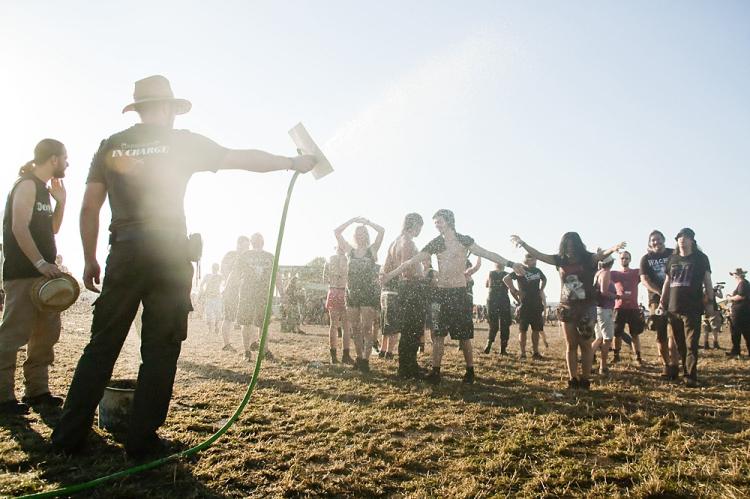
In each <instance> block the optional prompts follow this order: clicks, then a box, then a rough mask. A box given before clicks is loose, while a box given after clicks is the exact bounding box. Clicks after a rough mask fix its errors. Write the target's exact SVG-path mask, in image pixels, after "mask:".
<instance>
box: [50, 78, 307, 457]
mask: <svg viewBox="0 0 750 499" xmlns="http://www.w3.org/2000/svg"><path fill="white" fill-rule="evenodd" d="M190 108H191V104H190V102H189V101H187V100H185V99H177V98H175V97H174V95H173V93H172V89H171V87H170V84H169V81H168V80H167V79H166V78H165V77H163V76H160V75H156V76H150V77H148V78H144V79H142V80H139V81H137V82H136V83H135V92H134V101H133V102H132V103H131V104H128V105H127V106H125V108H124V109H123V112H128V111H136V112H137V113H138V114H139V115H140V119H141V122H140V123H138V124H136V125H134V126H132V127H130V128H128V129H126V130H123V131H121V132H118V133H116V134H114V135H112V136H111V137H109V138H107V139H105V140H103V141H102V143H101V145H100V146H99V150H98V151H97V153H96V154H95V155H94V159H93V161H92V163H91V169H90V170H89V175H88V179H87V185H86V191H85V194H84V198H83V204H82V207H81V239H82V242H83V253H84V261H85V267H84V273H83V283H84V286H86V288H88V289H90V290H92V291H94V292H99V289H98V288H97V287H96V284H99V277H100V272H101V271H100V267H99V262H98V260H97V257H96V243H97V236H98V234H99V213H100V210H101V207H102V204H103V203H104V200H105V199H106V198H107V197H109V204H110V208H111V211H112V223H111V224H110V226H109V230H110V237H109V241H110V252H109V257H108V258H107V268H106V274H105V276H104V285H103V286H102V290H101V294H100V296H99V298H98V299H97V301H96V304H95V306H94V319H93V322H92V325H91V340H90V342H89V344H88V345H87V346H86V348H85V350H84V352H83V355H82V356H81V359H80V360H79V362H78V366H77V368H76V371H75V375H74V376H73V381H72V383H71V386H70V390H69V391H68V397H67V400H66V403H65V406H64V407H63V413H62V417H61V419H60V422H59V424H58V425H57V427H56V428H55V431H54V432H53V434H52V442H53V444H54V446H55V447H56V448H58V449H60V450H62V451H65V452H75V451H78V450H80V449H81V448H82V447H83V444H84V443H85V440H86V436H87V434H88V432H89V430H90V427H91V423H92V422H93V418H94V411H95V409H96V406H97V404H98V402H99V400H100V399H101V396H102V393H103V392H104V388H105V386H106V385H107V383H108V381H109V379H110V377H111V375H112V368H113V366H114V364H115V361H116V360H117V357H118V355H119V353H120V349H121V348H122V344H123V342H124V340H125V337H126V336H127V334H128V329H129V328H130V324H131V322H132V321H133V318H134V317H135V314H136V311H137V309H138V305H139V304H140V303H142V304H143V329H142V332H141V354H142V357H143V362H142V364H141V366H140V369H139V372H138V385H137V388H136V391H135V399H134V401H133V413H132V417H131V422H130V427H129V430H128V437H127V441H126V445H125V449H126V451H127V452H128V454H129V455H130V456H131V457H134V458H141V457H144V456H145V455H147V454H149V453H151V452H152V451H154V450H158V449H159V447H160V446H161V441H160V439H159V437H158V436H157V434H156V430H157V429H158V428H159V427H160V426H161V425H162V424H163V423H164V421H165V419H166V416H167V411H168V408H169V401H170V399H171V396H172V385H173V384H174V377H175V372H176V369H177V359H178V357H179V354H180V348H181V345H182V341H183V340H184V339H185V338H186V336H187V318H188V313H189V312H190V310H192V306H191V302H190V288H191V280H192V275H193V268H192V265H191V263H190V256H189V251H188V245H187V238H186V222H185V213H184V207H183V201H184V197H185V189H186V187H187V183H188V181H189V180H190V177H191V176H192V175H193V173H196V172H201V171H217V170H224V169H243V170H248V171H253V172H271V171H277V170H290V169H291V170H296V171H298V172H302V173H305V172H308V171H310V170H311V169H312V167H313V166H314V164H315V158H314V157H313V156H297V157H284V156H276V155H273V154H269V153H267V152H263V151H258V150H233V149H227V148H225V147H222V146H220V145H219V144H217V143H216V142H214V141H212V140H210V139H208V138H206V137H204V136H202V135H198V134H195V133H192V132H190V131H187V130H175V129H174V127H173V125H174V119H175V116H177V115H179V114H184V113H187V112H188V111H189V110H190Z"/></svg>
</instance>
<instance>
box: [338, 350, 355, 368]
mask: <svg viewBox="0 0 750 499" xmlns="http://www.w3.org/2000/svg"><path fill="white" fill-rule="evenodd" d="M341 363H342V364H349V365H350V366H352V365H354V359H352V357H351V355H349V350H344V354H343V355H342V356H341Z"/></svg>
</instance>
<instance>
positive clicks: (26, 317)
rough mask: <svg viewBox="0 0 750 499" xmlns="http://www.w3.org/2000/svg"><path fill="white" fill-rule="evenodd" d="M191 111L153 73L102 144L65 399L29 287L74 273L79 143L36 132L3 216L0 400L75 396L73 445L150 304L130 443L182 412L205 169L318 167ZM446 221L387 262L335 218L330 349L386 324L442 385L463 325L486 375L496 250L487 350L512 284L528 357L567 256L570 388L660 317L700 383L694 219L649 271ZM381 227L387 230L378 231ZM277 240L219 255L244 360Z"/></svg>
mask: <svg viewBox="0 0 750 499" xmlns="http://www.w3.org/2000/svg"><path fill="white" fill-rule="evenodd" d="M190 108H191V103H190V102H189V101H187V100H185V99H179V98H175V97H174V94H173V93H172V89H171V86H170V83H169V81H168V80H167V79H166V78H164V77H163V76H159V75H156V76H151V77H148V78H144V79H142V80H139V81H137V82H136V83H135V89H134V99H133V101H132V102H131V103H130V104H128V105H127V106H125V108H124V109H123V113H125V112H130V111H135V112H137V113H138V115H139V117H140V123H138V124H136V125H134V126H132V127H130V128H128V129H126V130H123V131H120V132H117V133H115V134H113V135H111V136H109V137H108V138H106V139H104V140H103V141H102V142H101V144H100V147H99V149H98V151H97V152H96V154H95V155H94V159H93V160H92V163H91V166H90V169H89V174H88V178H87V183H86V190H85V193H84V197H83V201H82V206H81V211H80V232H81V239H82V245H83V257H84V264H85V266H84V271H83V284H84V286H85V287H86V288H87V289H89V290H90V291H92V292H95V293H98V294H99V296H98V298H97V300H96V301H95V303H94V311H93V317H92V324H91V337H90V340H89V342H88V344H87V345H86V347H85V349H84V350H83V352H82V355H81V357H80V359H79V361H78V364H77V367H76V369H75V373H74V375H73V378H72V381H71V385H70V387H69V390H68V392H67V396H66V397H65V398H63V397H60V396H58V395H54V394H52V393H51V392H50V388H49V367H50V365H51V364H52V362H53V360H54V345H55V343H56V342H57V341H58V338H59V335H60V324H61V323H60V313H59V312H55V311H50V310H41V309H38V308H36V307H35V306H34V304H33V303H32V300H31V299H30V289H31V287H32V285H33V283H34V282H35V281H37V280H38V279H39V278H40V277H42V276H44V277H46V278H55V277H59V276H61V275H62V272H63V269H62V268H61V267H62V262H61V261H59V262H57V263H56V261H55V258H56V256H57V248H56V244H55V234H56V233H57V231H58V230H59V228H60V226H61V224H62V221H63V214H64V210H65V204H66V192H65V187H64V185H63V181H62V178H63V177H64V176H65V170H66V168H68V155H67V150H66V148H65V146H64V144H63V143H62V142H60V141H58V140H54V139H44V140H42V141H41V142H39V144H38V145H37V146H36V148H35V150H34V158H33V159H32V160H31V161H29V162H27V163H26V164H25V165H24V166H23V167H22V168H21V169H20V172H19V176H18V179H17V181H16V182H15V183H14V185H13V186H12V188H11V191H10V193H9V195H8V199H7V203H6V207H5V215H4V220H3V243H4V255H5V260H4V262H3V289H4V292H5V296H6V303H5V309H4V313H3V320H2V324H0V413H3V414H16V415H23V414H26V413H28V411H29V408H30V407H31V408H34V407H35V406H53V407H59V406H61V405H62V410H61V415H60V419H59V422H58V423H57V425H56V426H55V428H54V431H53V433H52V444H53V447H54V448H55V449H57V450H59V451H61V452H64V453H68V454H75V453H79V452H81V451H82V450H83V449H84V448H85V445H86V441H87V436H88V434H89V432H90V429H91V425H92V423H93V418H94V413H95V410H96V407H97V404H98V403H99V401H100V399H101V397H102V394H103V392H104V389H105V387H106V386H107V384H108V383H109V381H110V378H111V376H112V371H113V367H114V365H115V362H116V360H117V358H118V356H119V354H120V350H121V348H122V346H123V343H124V341H125V338H126V337H127V335H128V331H129V330H130V327H131V324H132V323H133V321H134V318H135V317H136V314H137V312H138V310H139V307H142V310H143V312H142V326H141V334H140V336H141V338H140V341H141V346H140V354H141V364H140V367H139V372H138V379H137V387H136V389H135V396H134V401H133V407H132V415H131V420H130V424H129V426H128V434H127V440H126V444H125V449H126V452H127V453H128V455H130V456H131V457H133V458H135V459H140V458H143V457H144V456H147V455H148V454H150V453H152V452H154V451H155V450H159V448H160V446H161V440H160V438H159V436H158V434H157V430H158V429H159V427H160V426H161V425H162V424H163V423H164V421H165V419H166V416H167V411H168V408H169V403H170V400H171V397H172V388H173V384H174V378H175V373H176V369H177V360H178V358H179V355H180V351H181V346H182V342H183V341H184V340H185V338H186V337H187V329H188V315H189V313H190V312H191V311H192V309H193V305H192V301H191V291H192V278H193V265H192V263H191V262H195V261H198V260H199V259H200V244H196V240H195V238H192V237H188V236H187V230H186V221H185V214H184V197H185V193H186V187H187V183H188V181H189V179H190V177H191V176H192V175H193V174H194V173H196V172H201V171H217V170H222V169H243V170H247V171H251V172H260V173H264V172H271V171H279V170H289V169H291V170H295V171H297V172H300V173H306V172H308V171H310V170H311V169H312V168H313V166H314V165H315V163H316V159H315V157H313V156H309V155H300V156H296V157H284V156H276V155H273V154H269V153H266V152H263V151H258V150H239V149H228V148H225V147H222V146H220V145H219V144H217V143H215V142H214V141H212V140H210V139H208V138H206V137H204V136H201V135H198V134H195V133H192V132H190V131H187V130H176V129H174V120H175V117H176V116H177V115H180V114H184V113H186V112H188V111H189V110H190ZM107 199H108V200H109V205H110V208H111V215H112V220H111V223H110V225H109V232H110V233H109V255H108V258H107V266H106V269H105V274H104V277H103V279H101V280H100V275H101V268H100V265H99V262H98V259H97V251H96V250H97V241H98V235H99V218H100V212H101V208H102V206H103V204H104V202H105V200H107ZM53 200H54V203H53ZM432 220H433V222H434V225H435V229H436V230H437V233H438V235H437V236H436V237H435V238H433V239H432V240H431V241H430V242H429V243H428V244H427V245H425V246H424V247H423V248H421V249H419V248H417V246H416V244H415V242H414V239H415V238H416V237H417V236H419V234H420V233H421V231H422V229H423V225H424V221H423V219H422V217H421V216H420V215H419V214H417V213H409V214H407V215H406V216H405V218H404V221H403V226H402V230H401V232H400V234H399V235H398V237H397V238H396V239H395V240H394V241H393V242H392V243H391V244H390V245H389V246H388V249H387V252H386V255H385V260H384V262H383V264H382V266H380V265H379V264H378V252H379V250H380V247H381V245H382V243H383V239H384V234H385V231H384V229H383V228H382V227H381V226H379V225H377V224H375V223H373V222H371V221H370V220H368V219H366V218H363V217H355V218H352V219H350V220H348V221H346V222H344V223H343V224H341V225H340V226H339V227H337V228H336V229H335V230H334V235H335V238H336V242H337V249H336V254H335V255H333V256H332V257H331V258H330V259H329V260H328V262H327V265H326V268H325V282H326V283H327V285H328V294H327V297H326V302H325V304H326V309H327V310H328V312H329V315H330V334H329V344H330V355H331V362H334V363H338V362H343V363H347V364H351V365H353V367H354V369H357V370H358V371H360V372H362V373H368V372H369V371H370V369H371V366H370V362H369V361H370V356H371V354H372V352H373V346H377V343H376V339H375V336H374V331H376V327H375V325H376V324H378V323H379V325H380V328H381V329H382V332H383V339H382V345H380V352H381V353H382V355H383V356H385V357H389V358H395V357H396V356H397V357H398V376H399V377H400V378H402V379H415V380H425V381H426V382H429V383H433V384H438V383H440V382H441V376H442V373H441V367H442V360H443V356H444V352H445V338H446V337H450V338H452V339H453V340H456V341H458V343H459V348H460V351H461V354H462V355H463V358H464V362H465V374H464V376H463V381H464V382H465V383H474V382H475V380H476V376H477V375H476V372H475V366H474V348H473V345H472V340H473V338H474V321H473V314H472V312H473V305H474V303H473V301H474V299H473V286H474V284H475V283H474V280H473V276H474V275H475V273H476V272H477V270H478V269H479V268H480V266H481V264H482V259H484V260H489V261H491V262H493V263H494V264H495V265H496V268H495V269H494V270H493V271H492V272H491V273H490V276H489V278H488V279H487V282H486V286H487V287H488V288H489V298H488V300H487V304H486V309H487V314H486V316H487V321H488V324H489V337H488V342H487V344H486V346H485V348H484V350H483V351H484V352H485V354H490V353H491V352H492V349H493V346H494V343H495V341H496V340H497V336H498V333H499V336H500V341H499V352H500V355H507V354H508V342H509V338H510V324H511V321H512V314H511V303H510V299H509V296H508V295H509V294H510V295H512V296H513V298H514V299H515V300H516V302H517V303H518V307H517V308H518V315H517V317H518V325H519V332H520V337H519V344H520V355H521V356H522V357H525V356H526V354H527V346H528V339H529V338H528V337H527V335H528V333H529V330H530V331H531V335H530V340H531V341H530V343H531V345H530V347H531V348H530V351H531V357H532V359H541V358H542V355H541V352H540V349H539V342H540V340H541V341H542V342H544V343H545V344H546V342H547V341H546V338H545V336H544V325H545V317H547V318H549V316H550V315H551V314H550V313H549V312H550V309H549V305H548V304H547V303H546V301H545V294H544V290H545V286H546V282H547V279H546V276H545V274H544V272H543V271H542V269H540V268H538V266H537V265H538V263H544V264H547V265H550V266H553V267H554V268H555V269H556V271H557V272H558V273H559V275H560V280H561V282H562V288H561V293H560V306H559V308H558V309H557V311H556V317H557V319H558V320H559V321H560V322H561V323H562V329H563V331H564V334H565V340H566V345H567V348H566V356H565V357H566V367H567V371H568V382H567V383H568V386H569V387H570V388H571V389H584V390H586V389H589V388H590V381H589V380H590V376H591V370H592V363H593V360H594V351H595V350H596V352H597V354H598V355H599V362H600V364H599V371H600V372H601V373H606V371H607V368H608V367H607V366H608V361H609V356H610V354H612V359H611V361H612V362H616V361H618V360H619V352H620V344H621V343H622V342H625V343H626V344H628V345H629V346H630V348H631V349H632V350H633V354H634V356H635V358H636V360H637V361H638V362H640V361H642V357H641V341H640V334H641V333H642V332H643V330H644V328H645V327H646V326H647V327H648V328H649V329H652V330H655V331H656V333H657V347H658V350H659V354H660V356H661V359H662V363H663V373H662V375H663V376H664V377H665V378H667V379H670V380H674V379H677V378H678V377H679V376H680V374H682V377H683V379H684V382H685V383H686V385H687V386H691V387H692V386H696V384H697V381H698V346H699V340H700V331H701V321H702V316H704V315H705V316H707V317H708V319H709V322H711V321H715V311H714V307H715V304H714V303H715V298H716V297H715V294H714V287H713V285H712V281H711V266H710V263H709V259H708V257H707V256H706V255H705V254H704V253H703V252H702V251H701V249H700V247H699V246H698V245H697V242H696V238H695V233H694V232H693V231H692V230H691V229H689V228H685V229H682V230H681V231H680V232H679V233H678V234H677V236H676V237H675V241H676V247H675V249H671V248H667V247H666V245H665V241H666V239H665V237H664V235H663V234H662V233H661V232H659V231H653V232H652V233H651V234H650V236H649V240H648V252H647V253H646V254H645V255H644V256H643V257H642V258H641V261H640V268H639V269H631V268H630V263H631V255H630V253H629V252H627V251H623V250H624V247H625V244H624V243H619V244H617V245H614V246H612V247H611V248H609V249H607V250H603V251H602V250H599V251H596V252H590V251H588V250H587V248H586V245H585V244H584V243H583V241H582V240H581V237H580V236H579V235H578V234H577V233H575V232H567V233H565V234H564V235H563V236H562V239H561V241H560V245H559V248H558V249H557V251H556V252H554V253H550V254H546V253H542V252H541V251H539V250H537V249H536V248H534V247H532V246H531V245H530V244H528V243H527V242H525V241H524V240H523V239H521V238H520V237H519V236H512V237H511V239H512V241H513V242H514V243H515V244H516V245H517V246H518V247H521V248H523V249H524V250H525V256H524V260H523V262H522V263H521V262H513V261H510V260H508V259H506V258H504V257H502V256H501V255H499V254H497V253H494V252H492V251H489V250H487V249H485V248H483V247H482V246H480V245H479V244H478V243H477V242H475V240H474V238H472V237H470V236H468V235H464V234H461V233H459V232H457V228H456V220H455V216H454V214H453V212H452V211H450V210H448V209H440V210H438V211H437V212H435V214H434V215H433V216H432ZM353 225H356V227H354V231H353V238H352V239H351V240H348V239H347V238H346V237H345V235H344V233H345V232H346V231H347V230H348V229H349V228H350V227H351V226H353ZM370 230H374V231H375V234H376V236H375V239H374V241H371V239H370V232H369V231H370ZM263 247H264V240H263V237H262V236H261V235H260V234H253V235H252V236H250V237H244V236H243V237H240V238H239V239H238V241H237V247H236V249H235V250H233V251H230V252H229V253H227V255H226V256H225V258H224V259H223V261H222V262H221V264H215V265H213V266H212V269H211V273H210V274H208V275H207V276H205V278H204V279H203V280H202V281H201V283H200V286H199V296H200V299H201V300H203V302H204V309H205V317H206V320H207V322H208V324H209V328H210V330H211V331H212V332H213V333H214V334H217V335H219V334H220V335H221V336H222V338H223V348H224V349H226V350H230V351H231V350H233V349H234V347H233V346H232V344H231V336H230V333H231V331H233V330H234V329H235V328H237V327H239V329H240V331H241V336H242V345H243V352H244V355H245V358H246V359H247V360H251V358H252V351H253V350H255V349H259V348H260V341H259V339H260V337H259V334H260V329H261V326H262V325H263V323H264V315H265V311H266V306H267V300H268V298H269V297H268V287H269V282H270V280H271V273H272V269H273V255H271V254H270V253H268V252H267V251H265V250H264V249H263ZM617 252H619V258H620V264H621V266H622V270H621V271H613V270H612V269H611V267H612V265H613V259H612V255H613V254H615V253H617ZM472 258H475V260H474V261H473V262H472ZM506 269H507V270H506ZM732 275H733V276H734V277H735V279H736V281H737V287H736V289H735V290H734V292H733V293H732V294H731V295H730V296H729V297H728V298H727V299H728V300H729V301H730V302H731V304H732V317H731V329H732V349H731V350H730V351H729V352H728V355H731V356H737V355H739V354H740V346H741V345H740V341H741V337H744V340H745V346H746V347H747V348H748V354H749V355H750V301H749V299H750V284H749V283H748V281H747V280H746V278H745V277H746V272H745V271H744V270H743V269H741V268H738V269H737V270H736V271H735V272H733V273H732ZM100 284H101V289H100ZM639 285H641V286H644V287H645V288H646V289H647V290H648V293H649V317H648V323H647V324H645V323H644V320H643V318H642V314H641V311H640V310H639V305H638V302H637V296H638V286H639ZM276 291H277V292H278V294H279V295H280V296H281V298H282V302H283V304H284V307H282V329H283V330H285V331H290V332H297V333H301V332H302V331H301V329H300V317H299V310H300V307H299V306H298V305H299V300H300V296H301V295H302V293H301V289H300V284H299V282H298V279H297V278H296V276H289V278H288V279H284V280H279V281H278V284H277V290H276ZM378 309H380V314H378ZM711 323H712V324H713V322H711ZM339 330H340V331H341V340H342V349H341V356H340V357H339V354H338V345H339ZM626 330H627V332H626ZM426 334H429V336H430V338H431V341H432V350H431V353H430V355H431V365H430V368H429V369H428V370H426V369H425V368H424V367H423V366H420V365H419V362H418V352H419V350H420V349H424V344H425V335H426ZM397 336H398V339H397ZM352 343H353V344H354V349H353V351H352V349H351V348H350V346H351V344H352ZM23 346H26V361H25V362H24V364H23V378H24V396H23V397H22V400H21V401H18V400H17V398H16V392H15V386H14V380H15V371H16V361H17V354H18V351H19V349H20V348H21V347H23ZM267 348H268V346H267V343H266V349H267ZM396 349H397V351H396ZM579 354H580V359H581V362H580V370H579V361H578V360H579ZM265 356H266V357H267V358H272V357H273V354H272V352H271V351H270V350H266V351H265Z"/></svg>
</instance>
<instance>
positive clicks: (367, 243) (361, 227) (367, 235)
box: [354, 225, 370, 248]
mask: <svg viewBox="0 0 750 499" xmlns="http://www.w3.org/2000/svg"><path fill="white" fill-rule="evenodd" d="M357 231H362V232H363V233H364V234H365V244H364V246H365V248H369V247H370V232H369V231H368V230H367V226H366V225H358V226H357V228H356V229H354V242H355V243H356V242H357Z"/></svg>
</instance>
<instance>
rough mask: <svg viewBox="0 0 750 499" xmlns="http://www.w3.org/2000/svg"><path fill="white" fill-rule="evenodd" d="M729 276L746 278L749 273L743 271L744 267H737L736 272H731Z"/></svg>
mask: <svg viewBox="0 0 750 499" xmlns="http://www.w3.org/2000/svg"><path fill="white" fill-rule="evenodd" d="M729 275H734V276H740V277H745V276H746V275H747V271H746V270H743V269H742V267H737V268H736V269H734V272H730V273H729Z"/></svg>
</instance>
